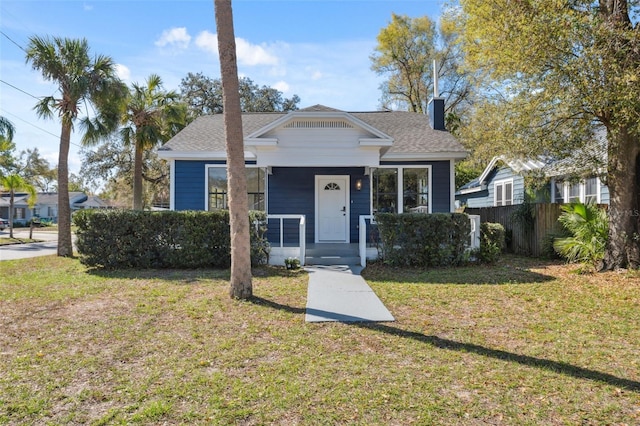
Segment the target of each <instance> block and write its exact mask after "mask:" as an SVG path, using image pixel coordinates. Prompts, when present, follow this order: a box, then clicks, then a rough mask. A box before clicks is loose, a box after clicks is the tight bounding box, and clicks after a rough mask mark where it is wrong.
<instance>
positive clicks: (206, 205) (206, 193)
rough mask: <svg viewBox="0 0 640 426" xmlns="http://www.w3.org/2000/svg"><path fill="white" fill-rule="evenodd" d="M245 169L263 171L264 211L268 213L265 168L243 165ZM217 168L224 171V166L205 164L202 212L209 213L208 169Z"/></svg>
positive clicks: (267, 176) (267, 181) (267, 179)
mask: <svg viewBox="0 0 640 426" xmlns="http://www.w3.org/2000/svg"><path fill="white" fill-rule="evenodd" d="M245 167H246V168H256V169H264V211H265V213H267V212H268V211H269V203H268V202H269V173H268V170H267V168H266V167H262V166H258V165H257V164H245ZM211 168H219V169H226V168H227V165H226V164H205V170H204V211H206V212H208V211H209V169H211Z"/></svg>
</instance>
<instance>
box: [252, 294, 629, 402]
mask: <svg viewBox="0 0 640 426" xmlns="http://www.w3.org/2000/svg"><path fill="white" fill-rule="evenodd" d="M251 302H252V303H255V304H257V305H261V306H267V307H270V308H273V309H279V310H284V311H287V312H291V313H294V314H304V313H305V309H304V308H296V307H293V306H288V305H283V304H280V303H277V302H274V301H272V300H268V299H264V298H261V297H253V298H252V299H251ZM344 324H348V325H353V326H356V327H359V328H363V329H368V330H373V331H377V332H380V333H385V334H389V335H392V336H398V337H403V338H406V339H412V340H415V341H418V342H420V343H424V344H427V345H430V346H433V347H435V348H439V349H447V350H450V351H457V352H468V353H473V354H477V355H480V356H484V357H487V358H493V359H499V360H503V361H507V362H513V363H516V364H520V365H525V366H527V367H535V368H539V369H543V370H549V371H552V372H554V373H559V374H564V375H565V376H570V377H575V378H578V379H587V380H592V381H595V382H601V383H605V384H607V385H612V386H617V387H619V388H624V389H626V390H629V391H633V392H638V393H640V382H636V381H634V380H629V379H624V378H621V377H617V376H614V375H612V374H608V373H603V372H600V371H595V370H590V369H588V368H583V367H578V366H575V365H571V364H567V363H566V362H561V361H553V360H550V359H544V358H536V357H532V356H528V355H521V354H517V353H513V352H507V351H503V350H500V349H491V348H487V347H484V346H480V345H476V344H474V343H462V342H456V341H455V340H450V339H443V338H441V337H438V336H429V335H426V334H422V333H417V332H413V331H407V330H402V329H401V328H398V327H393V326H390V325H387V324H381V323H372V322H345V323H344Z"/></svg>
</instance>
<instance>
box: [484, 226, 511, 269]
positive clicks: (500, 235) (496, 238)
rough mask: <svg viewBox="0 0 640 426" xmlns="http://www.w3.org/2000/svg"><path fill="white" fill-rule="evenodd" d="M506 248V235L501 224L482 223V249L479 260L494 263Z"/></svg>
mask: <svg viewBox="0 0 640 426" xmlns="http://www.w3.org/2000/svg"><path fill="white" fill-rule="evenodd" d="M505 248H506V233H505V230H504V226H502V224H500V223H493V222H482V223H481V224H480V249H479V251H478V260H480V261H481V262H483V263H493V262H495V261H496V260H498V256H500V253H502V252H503V251H504V249H505Z"/></svg>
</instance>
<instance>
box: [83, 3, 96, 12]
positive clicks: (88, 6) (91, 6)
mask: <svg viewBox="0 0 640 426" xmlns="http://www.w3.org/2000/svg"><path fill="white" fill-rule="evenodd" d="M82 8H83V9H84V11H85V12H89V11H91V10H93V5H90V4H87V3H84V4H83V5H82Z"/></svg>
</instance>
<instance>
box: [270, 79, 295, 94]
mask: <svg viewBox="0 0 640 426" xmlns="http://www.w3.org/2000/svg"><path fill="white" fill-rule="evenodd" d="M272 87H273V88H274V89H276V90H279V91H280V92H282V93H287V92H289V90H290V89H291V87H290V86H289V84H288V83H287V82H286V81H278V82H277V83H275V84H273V85H272Z"/></svg>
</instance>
